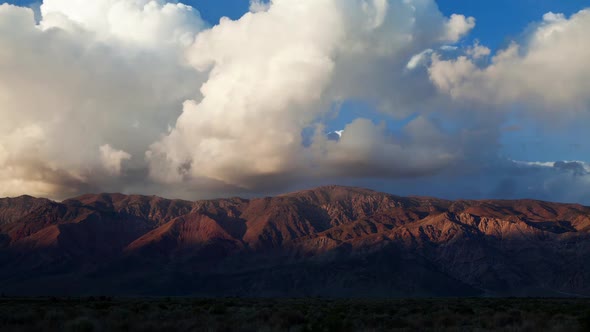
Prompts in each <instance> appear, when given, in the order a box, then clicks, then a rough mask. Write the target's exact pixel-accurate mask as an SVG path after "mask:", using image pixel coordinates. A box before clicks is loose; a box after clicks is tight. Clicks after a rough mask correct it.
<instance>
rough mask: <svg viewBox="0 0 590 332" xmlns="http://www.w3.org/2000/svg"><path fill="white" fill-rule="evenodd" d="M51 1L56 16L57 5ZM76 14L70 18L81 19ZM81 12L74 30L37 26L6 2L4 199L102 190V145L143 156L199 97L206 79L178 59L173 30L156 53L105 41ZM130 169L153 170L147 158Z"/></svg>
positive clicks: (0, 93) (0, 48)
mask: <svg viewBox="0 0 590 332" xmlns="http://www.w3.org/2000/svg"><path fill="white" fill-rule="evenodd" d="M122 2H125V1H109V2H108V3H109V4H111V5H112V6H116V5H117V4H118V3H122ZM96 3H98V1H97V2H93V3H92V4H88V6H93V4H96ZM102 3H103V5H105V4H106V3H107V2H105V1H103V2H102ZM134 3H136V2H134ZM48 4H51V5H52V6H51V7H49V8H52V13H53V14H55V13H56V10H57V8H58V6H57V4H59V2H52V1H49V2H45V3H44V5H48ZM72 4H73V6H72V8H78V7H79V8H80V10H82V9H83V8H84V6H82V2H78V1H73V2H72ZM84 4H87V2H84ZM64 6H65V4H64ZM76 6H77V7H76ZM47 8H48V7H45V9H44V11H45V12H47V11H48V9H47ZM70 10H72V9H70ZM53 14H51V15H50V16H52V15H53ZM68 14H71V15H74V13H73V12H70V13H62V14H61V17H62V19H63V22H66V21H74V19H70V17H69V16H67V15H68ZM48 15H49V14H48ZM162 15H163V16H164V18H165V17H166V15H165V14H162ZM74 17H76V20H77V21H75V22H77V23H76V24H77V25H78V27H77V28H75V29H71V30H70V29H69V27H68V26H63V27H57V26H53V27H52V28H47V26H46V24H45V23H46V21H45V16H44V17H43V19H42V21H41V22H40V24H39V25H37V23H36V21H35V19H34V14H33V11H32V10H31V9H29V8H23V7H17V6H11V5H7V4H3V5H0V104H2V107H1V109H0V114H1V116H2V121H0V146H1V147H2V148H1V149H0V151H3V155H4V157H3V158H2V160H0V161H1V162H2V165H1V167H0V195H15V194H22V193H26V194H31V195H44V196H49V197H53V198H61V197H65V196H67V195H71V194H75V193H78V192H83V191H86V190H89V188H95V189H97V188H98V190H100V189H101V188H102V184H104V183H103V182H104V179H102V178H100V176H98V175H99V174H101V172H100V170H101V169H102V168H103V163H102V160H101V154H100V151H99V148H100V147H101V146H103V145H105V144H111V145H112V146H117V147H118V148H120V149H122V150H125V151H128V152H129V153H131V154H133V155H139V156H142V155H143V154H144V152H145V151H146V150H147V148H148V146H149V144H151V142H153V141H155V140H157V138H158V137H159V135H161V133H162V132H164V131H165V130H166V128H167V126H168V125H170V124H173V123H174V120H175V119H176V118H177V117H178V115H179V113H180V111H179V110H180V108H181V105H182V102H183V101H184V100H186V99H187V98H191V97H194V96H195V95H196V93H195V88H194V87H195V86H198V85H199V84H200V82H201V79H200V78H199V77H198V75H197V73H196V71H194V70H192V69H191V68H190V67H188V66H186V65H185V64H183V61H179V60H178V59H181V58H182V52H183V48H182V47H180V46H179V45H178V44H167V41H168V40H170V38H171V37H172V35H169V36H163V35H160V36H161V38H164V39H165V40H163V41H162V45H161V51H157V52H154V51H151V50H152V46H153V45H152V42H151V41H150V42H146V43H145V44H144V43H141V42H140V41H137V42H134V43H121V42H120V41H121V40H119V39H115V38H114V39H112V40H111V39H103V38H102V37H101V36H102V35H101V34H102V33H106V32H104V31H103V32H100V33H99V32H98V31H96V30H92V28H93V27H94V25H93V24H88V25H83V24H82V23H83V22H82V20H83V19H84V17H85V16H84V15H81V14H80V15H78V16H76V15H74ZM196 17H197V18H198V16H196ZM164 18H163V19H164ZM156 21H158V20H156ZM144 23H145V24H147V25H151V23H149V22H148V21H145V22H144ZM142 29H143V28H140V30H142ZM148 30H149V29H148ZM170 31H172V30H170ZM152 38H156V36H152ZM165 45H169V46H165ZM148 50H149V51H148ZM129 166H130V167H144V168H145V167H146V165H145V164H144V163H143V161H142V160H141V158H140V160H137V161H134V162H130V163H129ZM58 175H59V176H58ZM73 179H75V181H74V180H73ZM120 182H121V183H125V181H120ZM7 183H11V184H15V183H17V184H18V185H7ZM113 189H117V188H113ZM119 189H120V188H119Z"/></svg>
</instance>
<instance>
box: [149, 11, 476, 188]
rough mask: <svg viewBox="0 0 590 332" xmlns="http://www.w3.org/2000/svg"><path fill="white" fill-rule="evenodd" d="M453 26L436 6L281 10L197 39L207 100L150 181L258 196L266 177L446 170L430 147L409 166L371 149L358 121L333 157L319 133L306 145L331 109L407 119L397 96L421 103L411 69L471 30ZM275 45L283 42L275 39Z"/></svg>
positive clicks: (193, 106)
mask: <svg viewBox="0 0 590 332" xmlns="http://www.w3.org/2000/svg"><path fill="white" fill-rule="evenodd" d="M461 17H462V16H461ZM463 18H464V17H463ZM302 21H305V22H306V24H305V25H304V26H302V25H301V24H300V22H302ZM467 21H469V22H472V21H473V20H467ZM458 22H461V20H460V18H459V16H453V17H452V18H451V19H450V20H449V19H446V18H445V17H444V16H443V15H441V14H440V13H439V12H438V9H437V7H436V4H435V3H434V2H433V1H420V2H418V3H410V2H407V1H389V2H387V1H383V0H374V1H353V0H348V1H334V0H321V1H289V0H276V1H273V2H272V3H271V4H270V7H268V8H267V9H266V10H265V11H262V12H259V11H255V12H251V13H248V14H246V15H245V16H244V17H242V18H241V19H240V20H238V21H231V20H225V21H222V22H221V23H220V24H219V25H218V26H215V27H213V28H212V29H211V30H208V31H205V32H203V33H201V34H199V35H198V37H197V39H196V41H195V44H194V45H193V46H192V48H191V50H190V51H189V53H188V54H189V56H188V58H189V61H190V63H191V64H192V65H193V66H195V68H197V69H198V70H200V71H209V80H208V81H207V82H206V83H205V84H204V85H203V87H202V88H201V93H202V94H203V99H202V100H200V101H189V102H187V103H185V105H184V111H183V114H182V115H181V116H180V117H179V119H178V121H177V123H176V126H175V128H174V129H173V130H172V131H171V132H170V133H169V134H168V135H167V136H166V137H164V138H163V139H162V140H160V141H159V142H157V143H155V144H154V145H152V147H151V149H150V151H149V152H148V154H147V157H148V159H149V161H150V165H151V168H150V169H151V176H152V177H153V178H154V179H156V180H157V181H161V182H164V183H180V182H185V181H190V180H195V179H199V178H207V179H212V180H215V181H220V182H223V183H226V184H229V185H234V186H236V187H242V188H249V189H253V190H255V189H256V188H257V186H258V185H259V183H258V180H259V179H260V178H261V177H264V176H266V177H271V176H278V175H284V176H287V175H293V174H298V175H301V174H302V173H303V174H307V175H310V176H312V175H313V174H316V173H327V171H326V170H324V169H322V168H323V167H328V169H330V170H335V171H337V173H338V174H341V173H342V174H343V173H345V172H343V171H342V170H352V169H354V170H355V171H354V172H357V173H359V174H369V173H371V172H370V170H372V169H374V168H375V167H377V168H380V169H388V171H387V172H388V173H389V174H397V175H399V176H402V175H403V174H407V173H409V171H408V169H410V168H414V171H413V173H416V174H417V173H422V172H423V173H428V172H431V171H432V170H433V169H436V168H437V167H438V165H439V163H440V160H438V157H439V156H438V155H437V154H434V155H432V158H427V157H426V155H427V154H428V153H429V152H431V151H430V150H429V147H425V148H424V152H423V153H421V152H416V153H415V154H413V157H414V158H412V160H411V162H410V163H407V164H404V163H402V162H400V161H401V160H404V159H405V158H406V157H407V156H410V155H412V154H411V153H410V152H409V151H410V148H404V147H401V146H400V145H398V144H392V143H391V142H389V141H388V140H386V139H384V138H377V137H371V136H370V135H369V134H371V133H372V132H380V130H379V129H377V128H371V125H369V124H368V123H366V122H362V121H360V120H359V121H355V122H353V123H351V124H350V125H349V127H347V128H346V129H345V133H346V134H344V137H343V138H342V139H341V140H339V141H331V142H330V144H328V145H327V148H326V147H323V146H322V145H323V144H326V142H324V138H325V135H324V134H323V133H319V134H318V135H316V136H315V137H316V139H315V141H314V142H312V144H311V146H310V147H304V146H303V144H302V138H301V133H302V131H303V130H304V129H305V128H307V127H309V126H313V125H317V124H318V121H320V123H321V119H322V117H324V116H325V115H326V112H328V111H329V110H330V107H329V106H330V105H331V104H333V103H337V102H340V101H344V100H347V99H351V98H359V99H369V100H374V101H375V102H376V103H378V104H379V107H380V109H381V110H382V111H385V112H389V113H397V112H399V113H402V112H404V111H405V109H403V108H400V109H397V108H396V105H403V104H405V101H404V100H399V99H398V98H396V96H402V95H403V96H405V97H406V98H408V99H410V100H411V99H414V98H415V97H416V94H415V93H412V92H410V91H411V89H412V87H411V85H410V86H408V85H409V84H408V79H409V77H401V76H400V74H401V73H402V72H403V69H404V67H405V66H406V65H407V62H408V58H409V57H410V56H411V55H412V54H415V52H416V51H417V50H423V49H424V47H425V46H427V45H438V44H441V43H442V41H443V40H444V41H445V42H448V41H452V40H456V39H457V38H459V36H460V35H462V34H463V33H465V32H466V31H467V30H468V29H467V28H459V27H458V24H459V23H458ZM467 25H469V26H471V23H469V24H467ZM326 27H329V29H328V28H326ZM277 34H278V35H281V36H282V37H281V38H272V36H273V35H277ZM396 72H397V73H400V74H396ZM418 80H419V79H418ZM360 82H362V83H360ZM388 83H389V84H388ZM426 83H428V82H427V80H424V79H423V80H421V83H416V84H426ZM426 93H428V92H426ZM417 99H418V98H416V100H417ZM402 107H403V106H402ZM362 124H364V125H362ZM361 128H362V129H361ZM357 129H358V130H357ZM367 135H369V136H367ZM369 138H370V139H369ZM318 151H320V152H321V151H323V152H321V153H318ZM353 153H354V154H356V158H355V159H351V158H350V155H351V154H353ZM382 154H385V155H382ZM343 156H348V157H349V158H343ZM441 158H442V159H444V160H446V159H448V158H450V155H448V154H444V156H443V157H441ZM361 159H362V160H361ZM334 164H339V166H340V167H333V165H334ZM327 165H329V166H327ZM362 165H365V166H366V167H365V168H366V169H362V168H363V167H362ZM402 166H403V167H402ZM400 167H402V168H403V170H399V169H398V168H400ZM318 168H319V169H320V171H318Z"/></svg>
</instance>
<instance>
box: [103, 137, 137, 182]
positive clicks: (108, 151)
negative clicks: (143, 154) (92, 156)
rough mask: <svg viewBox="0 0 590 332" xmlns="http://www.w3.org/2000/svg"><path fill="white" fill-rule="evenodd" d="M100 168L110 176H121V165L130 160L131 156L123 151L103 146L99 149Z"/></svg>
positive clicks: (106, 145)
mask: <svg viewBox="0 0 590 332" xmlns="http://www.w3.org/2000/svg"><path fill="white" fill-rule="evenodd" d="M99 151H100V161H101V162H102V166H103V167H104V169H105V170H106V171H107V172H108V173H109V174H110V175H121V168H122V163H123V161H125V160H130V159H131V155H130V154H129V153H127V152H125V151H123V150H116V149H113V148H112V147H111V146H110V145H108V144H105V145H103V146H101V147H100V148H99Z"/></svg>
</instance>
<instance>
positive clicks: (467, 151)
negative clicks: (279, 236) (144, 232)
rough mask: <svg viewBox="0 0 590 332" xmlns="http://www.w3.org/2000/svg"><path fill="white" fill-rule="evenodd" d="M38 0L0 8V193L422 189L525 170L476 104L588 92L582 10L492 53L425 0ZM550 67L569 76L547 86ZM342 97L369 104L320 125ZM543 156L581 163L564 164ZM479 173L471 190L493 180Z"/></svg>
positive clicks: (568, 97) (573, 99) (496, 121)
mask: <svg viewBox="0 0 590 332" xmlns="http://www.w3.org/2000/svg"><path fill="white" fill-rule="evenodd" d="M39 8H40V14H39V15H40V16H39V17H38V18H37V19H35V14H34V13H33V11H32V10H31V9H29V8H23V7H17V6H11V5H7V4H4V5H0V104H1V105H2V108H0V116H2V121H1V122H0V196H6V195H17V194H24V193H26V194H32V195H39V196H48V197H51V198H65V197H68V196H72V195H75V194H79V193H83V192H89V191H94V192H97V191H123V192H135V193H145V194H160V195H165V196H172V197H184V198H189V199H196V198H204V197H212V196H226V195H237V194H239V195H246V194H252V193H269V192H276V191H280V190H284V189H285V188H287V187H292V186H295V187H297V186H298V185H302V184H305V185H306V186H313V185H318V184H322V183H326V182H337V183H349V184H356V185H363V186H365V185H367V186H371V183H380V184H383V183H389V184H395V183H403V182H404V181H413V182H412V185H409V186H406V187H404V188H419V187H420V186H421V185H420V183H423V184H424V186H423V187H420V188H422V189H423V192H424V193H428V192H429V191H428V190H429V189H428V188H429V187H428V186H427V185H426V184H428V183H431V182H432V183H434V185H433V187H436V183H441V188H446V189H447V190H449V187H451V186H450V185H449V183H448V182H445V181H447V180H448V179H457V177H459V175H460V176H463V177H462V179H466V178H467V179H469V180H467V182H470V181H471V180H473V178H478V177H482V176H489V177H490V179H492V178H493V179H500V180H499V182H498V183H500V184H501V183H504V184H508V183H509V182H510V181H512V180H506V179H505V178H506V177H507V178H510V177H511V176H512V175H513V174H517V173H518V169H519V167H525V168H526V170H529V171H530V170H535V169H537V168H536V167H537V166H534V165H525V166H522V165H520V166H519V165H517V164H515V163H514V162H510V161H506V160H502V159H499V158H498V147H497V145H498V144H497V142H498V139H499V137H500V135H501V132H502V128H503V127H504V125H505V123H504V122H503V118H502V115H501V114H495V113H492V112H487V113H484V112H482V111H481V110H482V109H485V110H488V108H487V107H485V106H486V105H489V104H499V103H510V102H520V101H523V100H524V101H525V102H526V101H528V100H529V99H530V98H533V97H537V96H539V95H543V98H542V100H541V101H542V102H543V103H544V104H547V105H550V104H551V103H558V102H559V103H567V104H568V105H573V104H575V103H580V102H584V101H585V100H586V101H587V99H584V98H587V94H584V93H583V91H588V86H587V81H588V80H587V77H586V76H584V75H586V72H585V71H584V68H586V67H590V66H585V67H584V66H583V65H584V64H585V62H584V61H586V59H587V58H588V57H587V55H588V54H587V53H588V52H586V51H587V50H586V49H584V47H583V46H584V45H585V44H584V43H583V42H581V38H582V37H580V36H583V34H582V33H580V31H582V30H584V29H585V28H586V23H587V16H588V14H587V13H586V12H580V13H578V14H576V15H574V16H573V17H571V18H566V17H564V16H563V15H558V14H548V15H546V16H545V18H544V21H543V22H542V23H541V24H539V26H537V27H536V29H535V30H534V32H533V33H532V35H531V38H529V40H528V41H527V43H526V44H513V46H511V47H509V48H508V49H506V50H504V51H503V52H499V53H497V54H495V55H494V56H493V57H492V59H491V62H489V63H488V62H487V60H488V55H490V53H491V51H490V50H489V49H488V48H486V47H485V46H483V45H480V44H479V43H475V44H473V45H472V46H470V47H467V48H460V47H459V46H457V45H460V43H458V42H459V41H460V39H461V38H463V37H464V36H465V35H466V34H468V33H469V31H471V30H472V29H473V28H474V26H475V18H472V17H466V16H464V15H460V14H454V15H451V16H450V17H445V16H444V15H443V14H442V13H440V11H439V10H438V6H437V4H436V2H435V1H434V0H420V1H406V0H273V1H258V0H252V1H251V2H250V11H249V12H248V13H245V14H244V16H243V17H241V18H240V19H238V20H231V19H228V18H224V19H222V20H221V21H220V23H219V24H218V25H215V26H209V25H208V24H207V23H206V22H204V21H203V20H202V19H201V17H200V14H199V12H198V10H197V9H195V8H192V7H190V6H187V5H184V4H182V3H178V2H172V1H163V0H96V1H92V2H88V1H82V0H45V1H44V2H43V3H42V4H41V5H40V7H39ZM302 22H305V24H302ZM277 36H280V38H277ZM571 44H579V45H582V46H581V48H579V49H577V50H578V51H577V52H573V51H574V48H573V47H574V46H572V45H571ZM552 47H557V49H552ZM32 50H33V51H32ZM441 51H442V52H445V53H444V54H442V55H441V54H439V52H441ZM457 54H464V55H462V56H461V57H455V56H456V55H457ZM566 54H567V56H565V55H566ZM453 57H455V58H453ZM545 64H547V65H545ZM580 66H581V67H580ZM539 68H541V70H538V69H539ZM557 68H560V69H561V70H557ZM575 68H578V70H575ZM532 69H535V70H536V72H534V73H532V74H530V72H531V70H532ZM529 74H530V75H532V76H527V75H529ZM551 78H557V81H560V82H562V81H563V80H574V82H577V83H579V84H580V85H579V86H577V87H574V88H572V89H565V88H563V89H561V90H559V89H558V88H557V87H556V84H557V83H554V82H553V81H551ZM584 84H586V85H584ZM477 89H481V91H482V93H481V94H479V95H478V94H477V93H476V92H477V91H478V90H477ZM441 91H442V92H444V93H442V94H441V93H440V92H441ZM447 95H450V96H451V97H452V98H449V97H448V96H447ZM347 101H361V102H363V103H366V104H367V105H370V106H371V107H373V108H374V110H372V112H373V113H371V114H357V115H356V116H355V118H351V119H349V120H348V123H346V124H340V127H339V128H343V130H339V131H336V132H331V133H328V132H327V130H326V128H328V127H330V126H329V122H330V120H331V119H334V118H337V117H338V113H339V111H340V105H342V104H343V103H346V102H347ZM464 101H469V102H473V103H472V104H470V106H473V109H471V108H470V109H468V110H465V104H464V103H463V102H464ZM481 105H484V106H481ZM363 112H365V113H369V112H366V110H362V111H361V113H363ZM377 118H378V119H377ZM400 119H408V120H407V121H406V123H404V125H403V126H401V128H393V127H395V126H392V123H395V122H399V121H400ZM484 161H485V162H484ZM483 165H492V166H483ZM507 165H508V166H507ZM542 169H543V170H544V171H542V172H541V173H539V174H543V176H544V177H545V178H547V179H553V178H555V174H558V175H559V176H565V175H563V174H566V175H572V174H573V175H572V176H577V177H579V178H584V179H585V177H586V176H587V174H586V173H583V172H582V170H581V168H579V167H578V166H577V164H571V163H563V164H562V163H557V164H554V165H552V166H551V167H550V169H551V171H554V173H550V172H549V171H547V169H546V168H542ZM490 170H493V171H490ZM494 172H496V173H494ZM465 174H467V175H465ZM490 174H503V175H502V176H500V175H497V176H496V175H490ZM507 174H508V175H507ZM469 176H471V177H472V178H469ZM560 179H563V178H560ZM505 180H506V181H505ZM372 181H376V182H372ZM437 181H438V182H437ZM490 181H491V180H490ZM502 181H504V182H502ZM490 183H491V182H490ZM494 183H495V182H494ZM510 183H512V182H510ZM518 183H520V184H523V183H524V184H523V185H526V183H525V182H523V181H520V182H518ZM555 183H557V182H555ZM463 184H464V183H463ZM373 187H377V188H378V187H379V186H377V185H376V186H373ZM456 187H457V188H459V187H461V186H456ZM492 187H493V189H490V190H487V189H486V190H484V191H482V192H483V193H488V194H490V193H494V190H496V188H500V189H501V188H504V187H502V186H501V185H497V186H496V183H495V184H494V186H492ZM508 187H510V186H509V185H506V188H508ZM549 187H550V186H549ZM396 188H397V187H396ZM482 188H488V187H486V186H483V187H482ZM519 188H520V187H519ZM378 189H379V188H378ZM380 189H384V190H389V189H387V188H380ZM398 189H400V190H399V192H400V193H404V192H403V190H401V189H402V187H399V188H398ZM500 189H498V190H497V192H501V190H500ZM502 190H503V189H502ZM461 192H462V193H465V192H469V191H465V190H463V191H461ZM503 192H506V190H504V191H503ZM413 193H414V194H416V193H419V192H413ZM507 195H508V194H507ZM473 196H474V197H475V196H477V194H473Z"/></svg>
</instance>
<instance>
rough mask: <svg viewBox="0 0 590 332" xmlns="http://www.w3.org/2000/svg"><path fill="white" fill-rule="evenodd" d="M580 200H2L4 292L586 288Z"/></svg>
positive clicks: (528, 292)
mask: <svg viewBox="0 0 590 332" xmlns="http://www.w3.org/2000/svg"><path fill="white" fill-rule="evenodd" d="M589 233H590V208H588V207H584V206H580V205H573V204H556V203H547V202H539V201H532V200H522V201H455V202H453V201H446V200H440V199H434V198H420V197H412V198H403V197H397V196H394V195H389V194H384V193H378V192H374V191H370V190H365V189H358V188H348V187H337V186H331V187H322V188H318V189H314V190H308V191H302V192H297V193H291V194H285V195H281V196H277V197H268V198H260V199H252V200H245V199H239V198H234V199H220V200H211V201H197V202H188V201H181V200H166V199H163V198H159V197H153V196H152V197H147V196H126V195H121V194H101V195H85V196H81V197H77V198H72V199H69V200H66V201H64V202H61V203H57V202H53V201H50V200H46V199H37V198H32V197H26V196H25V197H19V198H14V199H0V291H2V292H3V293H5V294H13V295H92V294H110V295H195V296H332V297H340V296H358V297H397V296H478V295H479V296H590V269H589V268H588V267H587V265H588V264H587V262H590V241H589V240H590V236H589Z"/></svg>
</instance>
